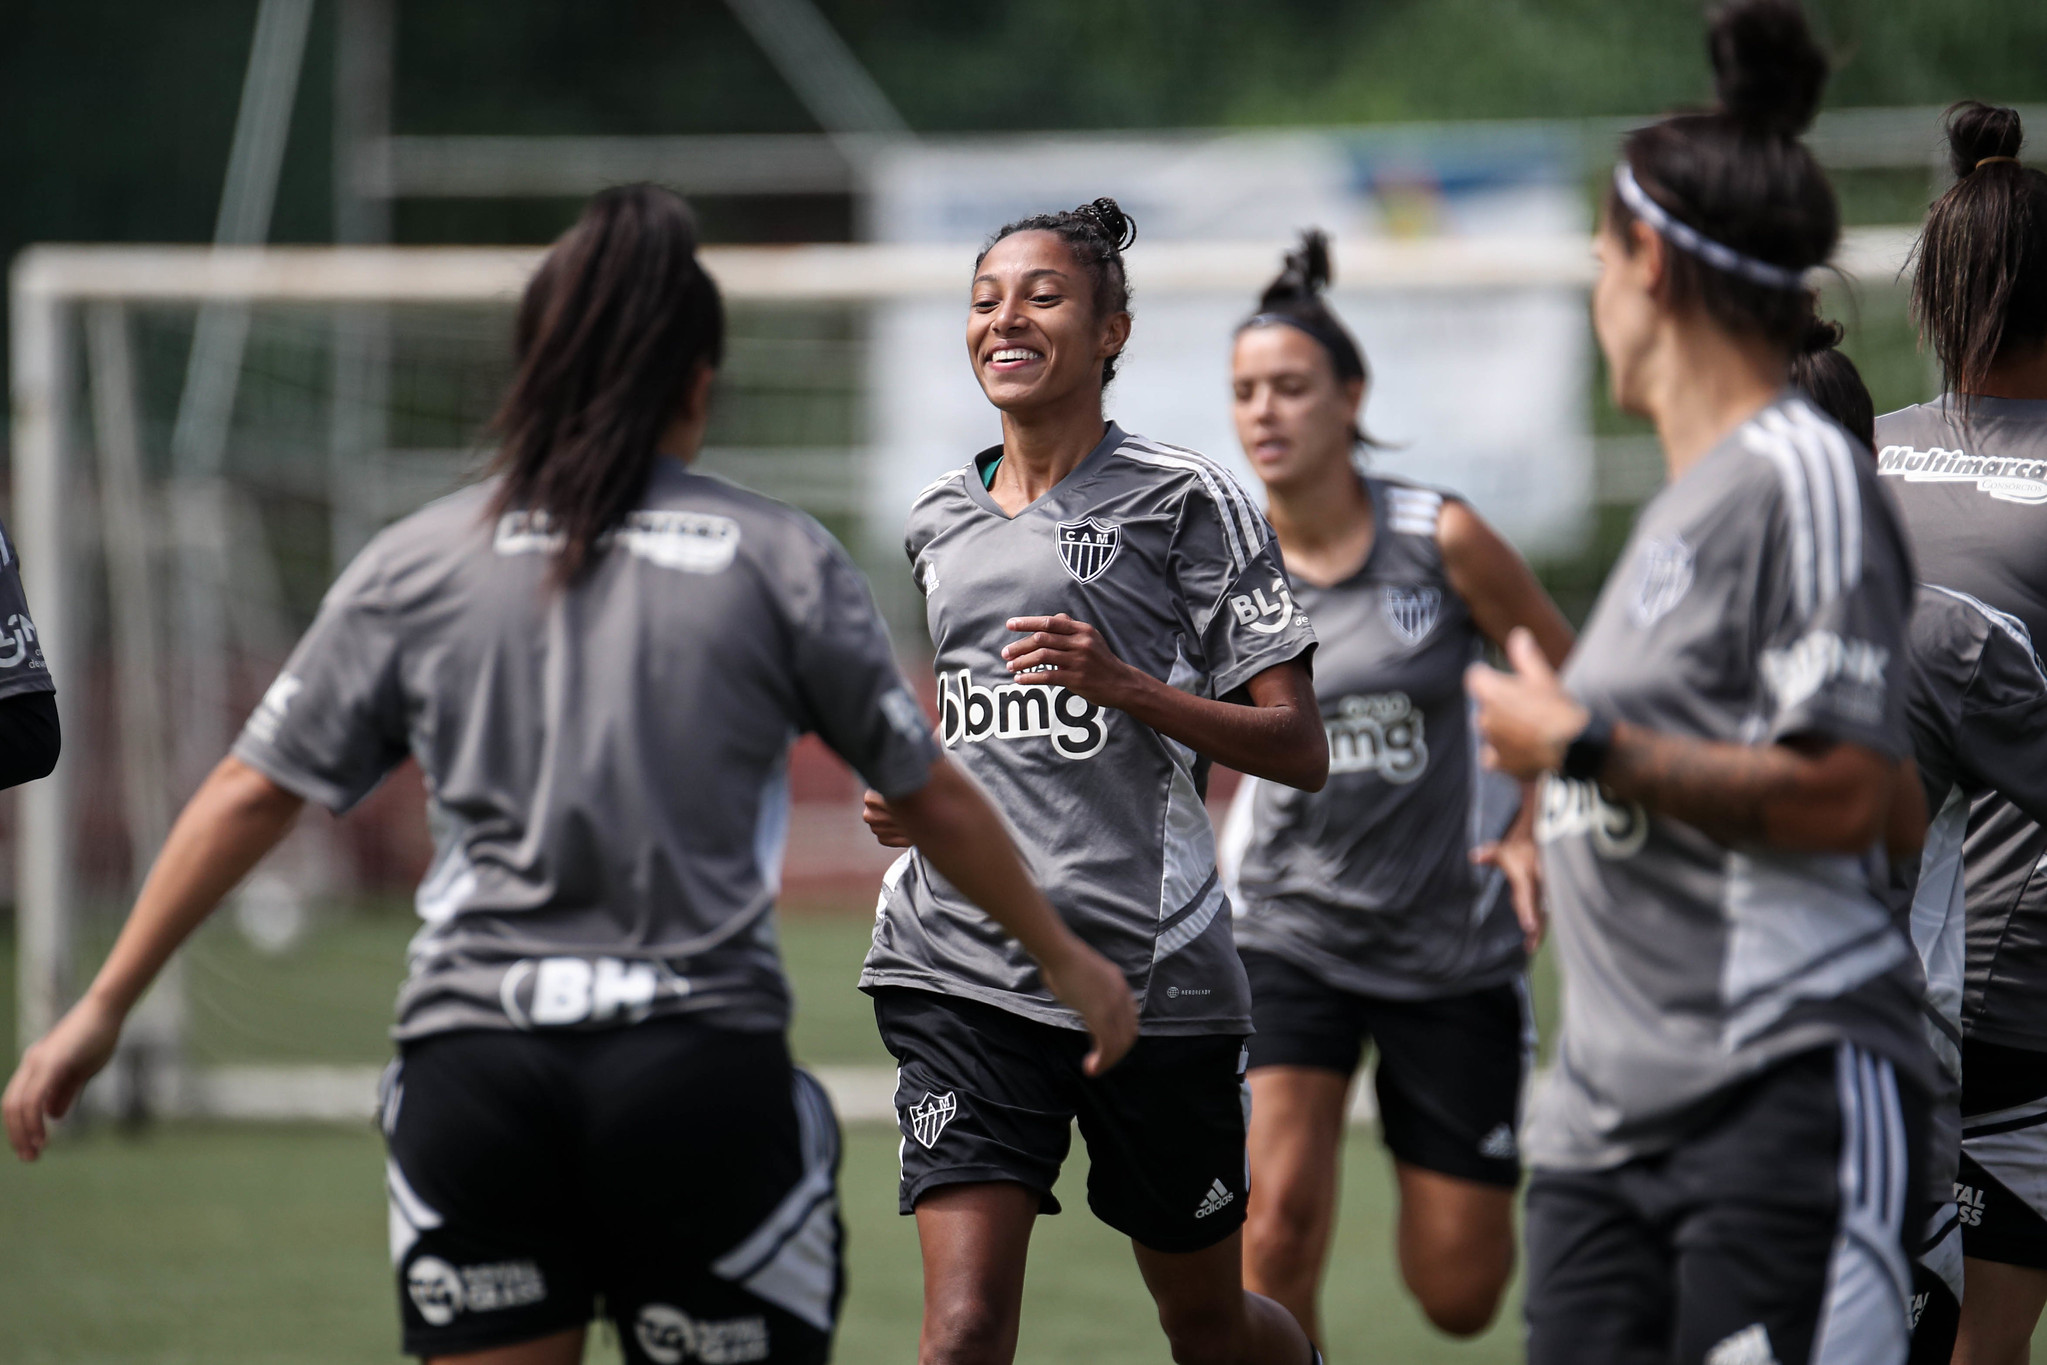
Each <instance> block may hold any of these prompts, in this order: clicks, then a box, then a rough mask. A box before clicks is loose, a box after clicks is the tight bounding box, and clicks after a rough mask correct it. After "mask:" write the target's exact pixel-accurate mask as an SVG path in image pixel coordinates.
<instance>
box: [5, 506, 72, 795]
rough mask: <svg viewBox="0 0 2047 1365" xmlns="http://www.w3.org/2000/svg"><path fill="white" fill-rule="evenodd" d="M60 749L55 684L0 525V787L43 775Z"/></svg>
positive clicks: (17, 561) (11, 547) (53, 764)
mask: <svg viewBox="0 0 2047 1365" xmlns="http://www.w3.org/2000/svg"><path fill="white" fill-rule="evenodd" d="M62 747H63V731H62V727H61V726H60V725H59V723H58V720H57V684H56V683H55V682H53V681H52V680H51V678H50V666H49V664H48V663H47V662H45V661H44V659H43V645H42V641H41V639H40V638H38V637H37V635H36V624H35V622H34V621H33V620H31V619H30V618H29V614H28V594H27V593H26V592H24V591H23V590H22V586H21V560H20V559H19V558H18V557H17V556H16V555H15V553H14V541H13V540H12V539H10V538H9V537H8V534H7V528H6V527H4V526H0V789H4V788H7V787H18V786H20V785H21V784H22V783H24V782H33V781H35V780H36V779H37V778H41V777H48V776H49V775H50V772H51V770H52V769H54V768H55V767H56V766H57V755H58V752H59V750H60V749H61V748H62Z"/></svg>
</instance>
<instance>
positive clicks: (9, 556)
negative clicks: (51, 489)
mask: <svg viewBox="0 0 2047 1365" xmlns="http://www.w3.org/2000/svg"><path fill="white" fill-rule="evenodd" d="M56 690H57V685H56V684H55V683H54V682H52V681H50V668H49V665H48V664H46V663H45V662H44V661H43V644H42V641H41V640H40V639H38V638H37V637H36V626H35V622H34V621H32V620H30V619H29V614H28V594H27V593H26V592H24V591H23V590H22V586H21V563H20V561H19V560H17V559H16V558H15V556H14V541H13V540H12V539H11V538H10V537H9V536H8V534H7V530H6V528H5V527H0V698H5V697H18V696H21V695H22V694H23V693H27V692H54V691H56Z"/></svg>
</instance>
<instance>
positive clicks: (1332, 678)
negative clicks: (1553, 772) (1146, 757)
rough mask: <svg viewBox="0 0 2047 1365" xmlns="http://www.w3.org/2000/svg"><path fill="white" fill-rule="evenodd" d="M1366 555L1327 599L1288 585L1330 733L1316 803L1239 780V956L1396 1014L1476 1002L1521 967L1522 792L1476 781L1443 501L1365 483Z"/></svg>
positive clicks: (1227, 854)
mask: <svg viewBox="0 0 2047 1365" xmlns="http://www.w3.org/2000/svg"><path fill="white" fill-rule="evenodd" d="M1365 485H1366V490H1367V492H1368V494H1369V495H1370V497H1371V502H1372V520H1373V523H1374V534H1373V540H1372V549H1371V552H1370V554H1369V555H1368V556H1367V557H1366V559H1365V562H1364V564H1363V565H1361V566H1360V567H1359V569H1358V571H1357V572H1356V573H1355V574H1353V575H1351V577H1350V578H1348V579H1346V580H1345V581H1344V582H1342V583H1338V584H1335V585H1334V586H1332V587H1328V588H1317V587H1314V586H1312V585H1309V584H1304V583H1300V582H1296V583H1295V584H1294V599H1295V601H1297V602H1298V603H1299V604H1300V605H1301V608H1302V609H1303V610H1304V611H1306V612H1307V613H1308V619H1309V620H1311V621H1313V622H1314V623H1315V634H1316V637H1317V638H1318V639H1319V640H1320V641H1321V644H1320V645H1319V647H1318V648H1317V650H1316V653H1315V696H1316V700H1317V701H1318V702H1320V703H1321V707H1322V724H1323V725H1324V727H1326V729H1327V730H1328V734H1329V783H1328V785H1327V786H1325V787H1323V789H1322V790H1321V791H1319V792H1304V791H1298V790H1296V789H1294V788H1292V787H1287V786H1282V785H1280V784H1278V783H1275V782H1261V781H1259V780H1258V779H1256V778H1246V779H1245V780H1244V784H1243V785H1242V786H1241V787H1240V788H1238V791H1237V797H1236V801H1235V803H1234V804H1233V805H1232V807H1231V810H1230V819H1229V823H1228V825H1227V826H1226V827H1225V829H1224V835H1223V842H1224V845H1225V850H1224V859H1223V861H1224V866H1225V868H1226V869H1228V870H1229V871H1231V872H1232V873H1233V874H1234V878H1233V880H1234V885H1233V887H1232V891H1231V894H1232V898H1233V899H1234V900H1235V901H1236V902H1237V925H1236V929H1237V943H1238V945H1239V946H1240V947H1245V948H1256V949H1259V950H1260V951H1263V952H1269V953H1273V954H1275V955H1277V956H1280V957H1283V958H1286V959H1287V960H1288V961H1290V962H1292V963H1294V964H1295V965H1296V966H1298V967H1300V968H1302V969H1303V970H1305V971H1307V972H1309V973H1311V974H1313V975H1314V976H1316V977H1317V978H1319V979H1320V980H1322V981H1324V982H1326V983H1327V984H1329V985H1331V986H1333V987H1335V988H1336V989H1338V990H1344V991H1353V992H1357V993H1359V994H1364V995H1374V996H1382V997H1388V998H1393V999H1421V998H1426V997H1430V996H1441V995H1450V994H1457V993H1462V992H1466V991H1475V990H1481V989H1484V988H1485V987H1488V986H1492V985H1497V984H1498V983H1499V982H1501V981H1505V980H1509V979H1511V978H1512V977H1514V976H1515V975H1516V974H1518V973H1519V972H1520V970H1521V967H1522V961H1523V954H1522V947H1521V928H1520V925H1519V922H1518V921H1517V920H1516V919H1515V917H1514V908H1513V902H1512V901H1511V900H1510V899H1509V898H1508V897H1507V895H1506V894H1505V893H1504V891H1503V888H1502V884H1501V878H1500V875H1499V873H1497V872H1495V871H1492V870H1490V869H1477V868H1474V867H1473V866H1472V865H1471V856H1470V854H1471V850H1472V848H1473V847H1475V846H1476V845H1478V844H1479V843H1482V842H1484V841H1486V840H1489V839H1496V838H1498V837H1499V836H1500V834H1501V833H1502V832H1504V830H1505V828H1506V826H1507V824H1508V823H1509V821H1511V819H1512V818H1513V814H1514V811H1515V809H1516V808H1517V807H1518V806H1519V804H1520V789H1519V787H1518V786H1517V784H1515V783H1513V782H1511V781H1508V780H1507V779H1505V778H1502V777H1500V776H1498V775H1497V774H1491V773H1486V772H1483V771H1481V770H1480V768H1479V766H1478V746H1477V745H1476V743H1474V740H1473V735H1472V730H1471V723H1470V717H1471V708H1470V701H1469V699H1468V698H1467V697H1466V696H1465V694H1464V670H1465V669H1466V668H1467V667H1469V666H1470V665H1471V664H1472V662H1473V661H1474V660H1476V659H1477V658H1478V657H1479V654H1480V651H1481V649H1482V647H1483V642H1482V639H1481V637H1480V635H1479V633H1478V628H1477V627H1476V626H1475V625H1473V624H1472V620H1471V612H1470V609H1469V608H1468V607H1467V606H1466V605H1465V602H1464V600H1463V599H1462V598H1460V597H1459V596H1458V595H1457V593H1456V592H1455V591H1454V590H1453V589H1452V588H1451V587H1450V582H1449V579H1448V576H1447V575H1446V574H1445V572H1444V569H1443V555H1442V550H1441V548H1440V547H1439V546H1438V544H1437V542H1436V523H1437V520H1438V518H1439V517H1440V516H1441V514H1442V510H1443V500H1444V499H1443V495H1442V494H1441V493H1438V492H1435V491H1434V490H1432V489H1427V488H1418V487H1415V486H1413V485H1410V484H1405V483H1401V482H1399V481H1396V480H1393V479H1385V478H1379V477H1377V476H1366V479H1365Z"/></svg>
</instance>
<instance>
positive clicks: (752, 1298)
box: [383, 1018, 842, 1365]
mask: <svg viewBox="0 0 2047 1365" xmlns="http://www.w3.org/2000/svg"><path fill="white" fill-rule="evenodd" d="M383 1128H384V1133H385V1139H386V1142H387V1144H388V1146H389V1150H390V1163H389V1168H388V1169H389V1187H390V1197H391V1252H392V1260H393V1262H394V1263H395V1265H396V1268H397V1272H398V1302H399V1311H400V1314H401V1316H402V1317H403V1319H404V1324H405V1349H406V1351H407V1352H409V1353H411V1354H414V1355H442V1354H454V1353H460V1352H465V1351H478V1350H484V1349H487V1348H490V1347H496V1346H507V1345H511V1344H514V1343H517V1342H521V1341H530V1340H533V1339H535V1338H537V1337H543V1336H547V1335H550V1334H552V1333H555V1332H559V1331H563V1330H566V1329H568V1328H572V1327H578V1326H581V1325H583V1324H584V1323H587V1322H588V1321H589V1320H590V1318H591V1317H592V1315H593V1313H594V1312H595V1311H596V1307H597V1304H598V1302H599V1301H600V1300H601V1301H602V1304H603V1308H604V1311H605V1313H606V1314H607V1315H608V1316H610V1317H611V1318H612V1320H613V1321H614V1322H616V1323H617V1325H618V1334H619V1341H620V1344H621V1345H622V1347H623V1349H624V1351H625V1357H626V1359H627V1360H628V1361H631V1362H633V1363H634V1365H678V1362H681V1361H684V1360H689V1361H773V1362H777V1363H778V1365H779V1363H781V1362H802V1363H805V1365H808V1363H809V1362H823V1361H824V1360H826V1359H827V1358H828V1356H829V1354H830V1350H831V1336H832V1329H833V1326H834V1324H835V1321H836V1319H837V1315H838V1304H839V1297H840V1285H841V1279H842V1276H841V1275H840V1273H839V1254H840V1244H841V1241H842V1238H841V1236H840V1228H839V1214H838V1182H837V1175H838V1158H839V1131H838V1124H837V1121H836V1120H835V1119H834V1118H833V1117H832V1111H831V1105H830V1103H829V1101H827V1100H826V1098H825V1094H824V1091H823V1089H822V1088H821V1087H819V1085H818V1084H817V1082H816V1081H814V1080H812V1079H811V1078H810V1077H809V1076H807V1075H805V1074H804V1073H802V1072H800V1071H797V1070H796V1069H795V1068H793V1067H792V1066H791V1065H790V1063H789V1053H788V1047H787V1044H786V1043H785V1042H784V1041H783V1039H782V1037H781V1035H780V1034H773V1033H735V1032H731V1031H729V1030H722V1029H715V1028H711V1027H709V1026H707V1025H704V1024H701V1023H698V1022H695V1021H693V1020H690V1019H687V1018H667V1019H657V1020H652V1021H649V1022H647V1023H642V1024H636V1025H633V1026H631V1027H628V1028H618V1029H605V1030H600V1031H595V1032H587V1033H552V1034H532V1033H511V1032H493V1031H488V1030H472V1031H465V1032H459V1033H446V1034H439V1035H436V1036H433V1037H430V1038H426V1039H422V1040H420V1041H417V1042H411V1043H407V1044H405V1045H404V1047H403V1048H402V1050H401V1054H400V1057H399V1060H398V1061H396V1062H394V1063H393V1064H392V1066H391V1069H390V1071H389V1072H388V1073H387V1074H386V1079H385V1086H384V1104H383Z"/></svg>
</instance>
